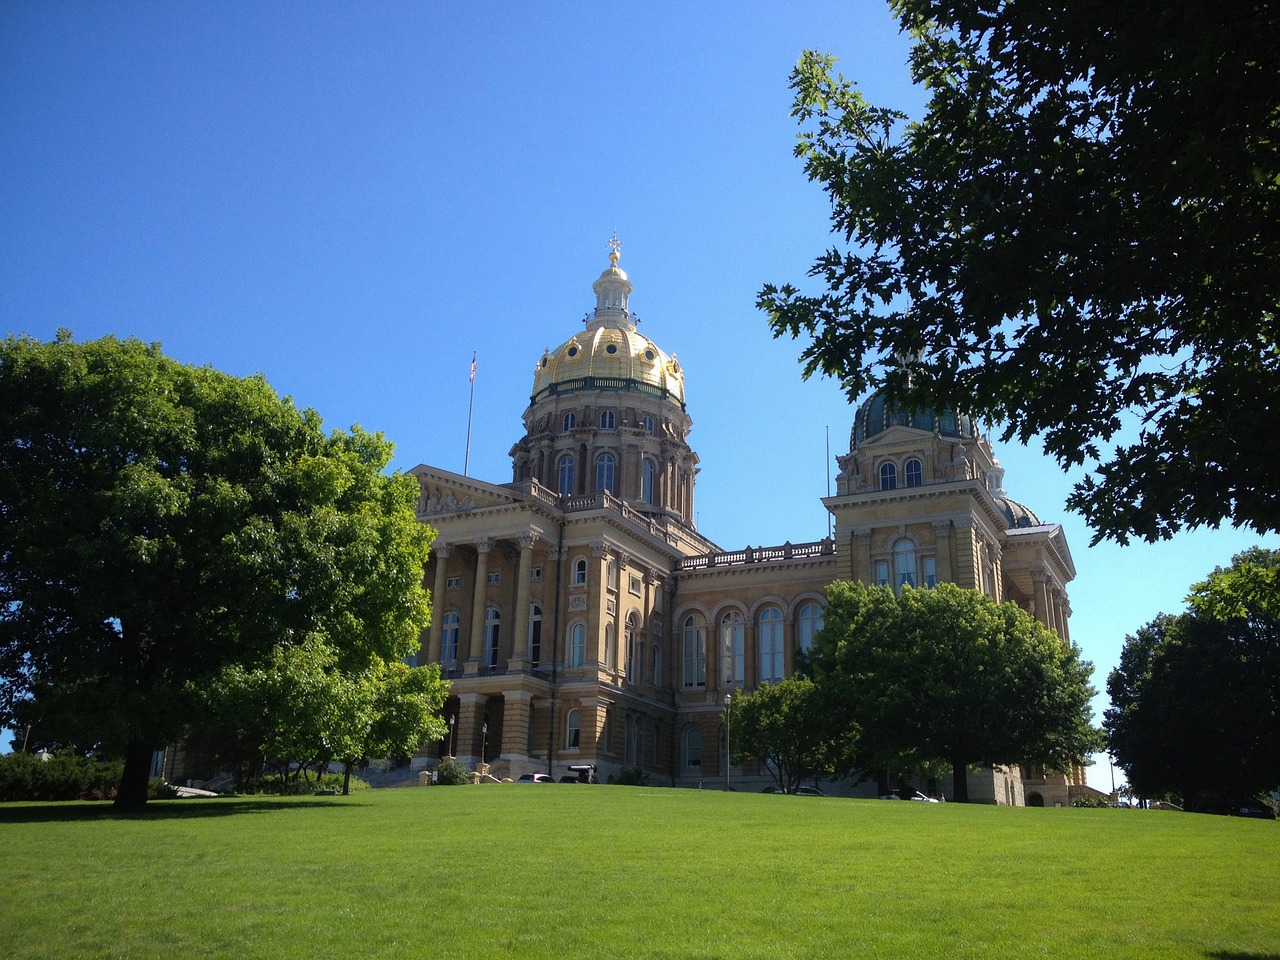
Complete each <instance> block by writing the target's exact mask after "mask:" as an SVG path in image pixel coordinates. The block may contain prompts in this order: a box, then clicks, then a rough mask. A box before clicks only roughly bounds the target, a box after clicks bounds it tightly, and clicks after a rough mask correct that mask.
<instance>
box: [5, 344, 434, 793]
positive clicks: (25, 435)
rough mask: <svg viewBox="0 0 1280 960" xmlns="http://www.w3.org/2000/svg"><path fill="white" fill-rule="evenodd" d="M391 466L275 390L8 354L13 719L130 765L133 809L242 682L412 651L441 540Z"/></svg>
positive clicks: (107, 359) (152, 355)
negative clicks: (156, 771) (291, 657)
mask: <svg viewBox="0 0 1280 960" xmlns="http://www.w3.org/2000/svg"><path fill="white" fill-rule="evenodd" d="M390 456H391V444H390V443H388V442H387V441H386V440H385V439H384V438H383V437H382V436H380V435H376V434H369V433H365V432H364V431H362V430H360V429H359V428H358V427H355V428H353V429H352V430H351V432H349V433H344V432H337V431H336V432H334V433H332V434H329V435H326V434H325V433H324V432H323V431H322V429H321V423H320V418H319V417H318V416H317V415H316V414H315V412H314V411H311V410H298V409H297V408H296V407H295V406H294V405H293V404H292V403H291V402H290V401H289V400H287V399H281V398H280V397H278V396H277V395H276V394H275V393H274V391H272V389H271V388H270V387H269V386H268V385H267V383H266V381H265V380H263V379H262V378H261V377H260V376H257V377H249V378H244V379H241V378H236V377H231V376H228V375H226V374H222V373H219V372H217V371H215V370H212V369H210V368H208V367H198V368H197V367H189V366H185V365H183V364H180V363H178V362H176V361H174V360H172V359H170V358H168V357H166V356H164V354H163V353H162V352H161V350H160V348H159V346H158V345H147V344H143V343H141V342H139V341H137V340H132V339H131V340H118V339H116V338H114V337H106V338H104V339H101V340H96V341H93V342H89V343H76V342H75V341H73V339H72V338H71V336H70V334H68V333H66V332H62V333H60V334H59V335H58V337H57V339H56V340H54V341H51V342H48V343H42V342H39V341H37V340H33V339H30V338H27V337H12V336H11V337H8V338H6V339H5V340H4V341H3V342H2V343H0V721H8V722H12V721H13V720H14V719H16V718H17V717H18V715H19V714H20V715H21V717H22V719H23V720H24V721H25V722H31V723H33V724H35V725H37V726H38V727H40V728H42V730H41V734H42V736H45V737H46V738H49V737H51V738H54V739H59V740H61V741H64V742H72V743H78V744H80V745H82V746H93V747H97V748H100V749H102V750H104V751H107V752H111V753H116V754H117V755H119V754H124V755H125V757H126V763H125V780H124V782H122V790H121V794H120V796H121V798H122V805H141V804H142V803H144V802H145V785H146V783H145V768H146V764H147V760H148V754H149V752H150V750H151V749H153V748H154V747H156V746H159V745H162V744H164V743H166V742H170V741H172V740H173V739H176V738H177V737H178V736H179V735H181V733H182V732H183V730H184V729H185V727H186V725H187V724H189V723H191V722H193V721H194V720H196V719H197V715H196V714H197V708H198V698H197V696H196V693H195V691H196V690H198V689H199V687H200V686H201V685H203V684H205V683H207V682H209V681H210V680H212V679H213V678H214V677H215V676H217V675H218V674H219V673H220V672H221V671H222V670H224V669H225V668H228V667H233V666H240V667H244V668H246V669H250V668H252V667H254V666H255V665H257V664H260V663H263V662H265V661H266V660H267V659H268V658H269V657H270V656H271V654H272V651H273V650H276V649H277V648H284V649H286V650H287V649H293V648H302V647H304V646H305V645H307V644H308V643H317V644H323V645H324V646H325V647H326V648H327V649H328V650H329V651H331V653H332V655H333V657H334V659H335V663H336V666H337V668H339V669H341V670H342V671H344V672H350V673H359V672H360V671H362V670H364V669H367V668H368V667H369V666H370V665H371V664H373V663H374V662H375V661H377V660H384V661H390V660H397V659H400V658H402V657H405V656H408V655H410V654H411V653H413V652H414V650H415V648H416V646H417V643H418V639H419V636H420V634H421V631H422V629H423V628H424V627H425V626H426V623H427V620H428V617H429V607H428V599H427V595H426V593H425V591H424V590H423V589H422V570H423V565H424V563H425V561H426V557H427V550H428V548H429V546H430V543H431V539H432V536H433V534H432V532H431V531H429V530H428V529H427V528H425V527H423V526H422V525H421V524H419V523H417V521H416V519H415V513H414V504H415V502H416V499H417V486H416V483H415V482H414V480H413V479H412V478H411V477H406V476H387V475H385V474H384V473H383V470H384V469H385V467H386V466H387V464H388V462H389V460H390ZM140 769H141V771H142V772H141V774H140V773H139V770H140ZM139 776H141V777H142V779H141V780H140V781H139V780H138V777H139ZM139 784H140V785H141V786H139ZM125 787H128V789H125ZM140 790H141V793H140V792H139V791H140Z"/></svg>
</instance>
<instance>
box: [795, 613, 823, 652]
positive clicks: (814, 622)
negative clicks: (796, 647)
mask: <svg viewBox="0 0 1280 960" xmlns="http://www.w3.org/2000/svg"><path fill="white" fill-rule="evenodd" d="M796 627H797V630H798V632H799V635H800V649H801V650H803V651H804V652H805V653H808V652H809V651H810V650H812V649H813V638H814V635H815V634H817V632H818V631H819V630H821V629H822V607H820V606H818V604H816V603H806V604H805V605H804V606H803V607H801V608H800V615H799V616H798V617H796Z"/></svg>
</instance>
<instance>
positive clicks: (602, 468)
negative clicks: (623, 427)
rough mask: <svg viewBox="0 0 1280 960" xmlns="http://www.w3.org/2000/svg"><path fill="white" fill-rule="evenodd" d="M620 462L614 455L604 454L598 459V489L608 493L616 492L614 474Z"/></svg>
mask: <svg viewBox="0 0 1280 960" xmlns="http://www.w3.org/2000/svg"><path fill="white" fill-rule="evenodd" d="M617 467H618V460H617V458H616V457H614V455H613V454H612V453H602V454H600V456H598V457H596V489H597V490H603V491H604V492H606V493H613V492H614V483H613V481H614V474H615V472H616V471H617Z"/></svg>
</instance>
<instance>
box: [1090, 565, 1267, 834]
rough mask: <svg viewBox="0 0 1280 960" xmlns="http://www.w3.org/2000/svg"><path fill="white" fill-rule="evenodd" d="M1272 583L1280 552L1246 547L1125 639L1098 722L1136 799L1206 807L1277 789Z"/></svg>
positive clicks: (1190, 806)
mask: <svg viewBox="0 0 1280 960" xmlns="http://www.w3.org/2000/svg"><path fill="white" fill-rule="evenodd" d="M1278 585H1280V551H1273V550H1260V549H1253V550H1250V551H1247V552H1246V553H1242V554H1239V555H1238V556H1236V557H1235V558H1234V562H1233V563H1232V566H1231V567H1230V568H1228V569H1226V570H1216V571H1214V573H1213V574H1211V575H1210V577H1209V578H1208V580H1206V581H1205V582H1203V583H1200V584H1197V585H1196V586H1195V587H1193V588H1192V592H1191V596H1190V597H1189V601H1190V608H1189V609H1188V610H1187V611H1185V612H1183V613H1181V614H1178V615H1175V616H1169V615H1161V616H1160V617H1157V618H1156V619H1155V620H1153V621H1152V622H1151V623H1149V624H1147V625H1145V626H1143V627H1141V628H1140V629H1139V630H1137V631H1136V632H1135V633H1134V634H1132V635H1130V636H1128V637H1126V638H1125V643H1124V648H1123V649H1122V650H1121V653H1120V663H1119V665H1118V666H1117V667H1116V669H1115V670H1113V671H1112V672H1111V675H1110V676H1109V677H1108V678H1107V693H1108V694H1109V695H1110V697H1111V706H1110V707H1109V708H1108V709H1107V710H1106V712H1105V714H1104V718H1103V727H1104V728H1105V730H1106V732H1107V738H1108V742H1109V745H1110V749H1111V752H1112V754H1113V755H1114V756H1115V759H1116V763H1117V764H1118V765H1119V766H1120V768H1121V769H1122V770H1124V772H1125V776H1126V777H1127V778H1128V780H1129V784H1130V786H1132V787H1133V789H1134V790H1135V791H1136V792H1137V793H1138V794H1140V795H1142V796H1145V797H1156V796H1162V795H1166V794H1176V795H1177V796H1179V797H1180V798H1181V799H1182V800H1183V801H1184V802H1185V803H1186V804H1187V805H1188V807H1189V808H1193V809H1194V808H1205V809H1215V808H1222V807H1224V806H1226V805H1227V804H1229V803H1231V802H1232V801H1240V800H1245V799H1248V798H1251V797H1254V796H1257V795H1258V794H1260V793H1262V792H1263V791H1265V790H1269V789H1274V788H1275V787H1277V786H1280V591H1278V590H1277V586H1278Z"/></svg>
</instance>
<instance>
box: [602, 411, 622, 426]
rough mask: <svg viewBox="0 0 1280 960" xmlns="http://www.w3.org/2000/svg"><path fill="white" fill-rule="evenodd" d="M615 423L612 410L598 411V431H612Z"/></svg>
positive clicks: (615, 419)
mask: <svg viewBox="0 0 1280 960" xmlns="http://www.w3.org/2000/svg"><path fill="white" fill-rule="evenodd" d="M617 422H618V421H617V418H616V417H614V415H613V411H612V410H601V411H600V429H601V430H612V429H613V428H614V425H615V424H616V423H617Z"/></svg>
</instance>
